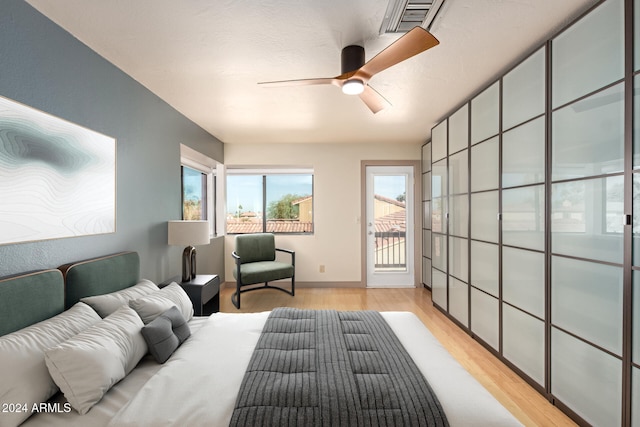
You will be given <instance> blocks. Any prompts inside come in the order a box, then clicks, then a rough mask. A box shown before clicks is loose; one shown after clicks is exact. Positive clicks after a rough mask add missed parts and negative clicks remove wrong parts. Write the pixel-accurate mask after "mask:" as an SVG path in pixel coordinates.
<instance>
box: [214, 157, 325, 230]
mask: <svg viewBox="0 0 640 427" xmlns="http://www.w3.org/2000/svg"><path fill="white" fill-rule="evenodd" d="M226 225H227V233H229V234H245V233H263V232H269V233H312V232H313V172H312V171H310V170H277V171H247V170H243V169H228V170H227V218H226Z"/></svg>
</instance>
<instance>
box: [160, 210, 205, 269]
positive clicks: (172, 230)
mask: <svg viewBox="0 0 640 427" xmlns="http://www.w3.org/2000/svg"><path fill="white" fill-rule="evenodd" d="M167 224H168V235H169V239H168V243H169V244H170V245H176V246H186V248H184V252H182V281H183V282H188V281H190V280H193V279H195V277H196V248H194V247H193V245H208V244H209V222H208V221H169V222H168V223H167Z"/></svg>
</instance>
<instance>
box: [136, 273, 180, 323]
mask: <svg viewBox="0 0 640 427" xmlns="http://www.w3.org/2000/svg"><path fill="white" fill-rule="evenodd" d="M129 306H130V307H131V308H133V309H134V310H135V311H136V312H137V313H138V315H139V316H140V318H141V319H142V321H143V322H144V324H145V325H146V324H147V323H149V322H151V321H152V320H153V319H155V318H156V317H158V316H160V315H161V314H162V313H164V312H165V311H167V310H169V309H170V308H171V307H173V306H176V307H178V310H180V313H182V316H183V317H184V318H185V319H186V320H187V322H188V321H189V320H191V319H192V318H193V304H192V303H191V300H190V299H189V296H188V295H187V293H186V292H185V291H184V289H182V287H181V286H180V285H178V284H177V283H176V282H172V283H171V284H169V285H168V286H166V287H164V288H162V289H160V290H159V291H158V292H154V293H152V294H149V295H145V296H143V297H140V298H137V299H132V300H130V301H129Z"/></svg>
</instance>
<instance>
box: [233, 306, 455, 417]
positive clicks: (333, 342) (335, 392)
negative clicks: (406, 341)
mask: <svg viewBox="0 0 640 427" xmlns="http://www.w3.org/2000/svg"><path fill="white" fill-rule="evenodd" d="M425 357H427V355H425ZM231 425H232V426H256V425H263V426H331V427H337V426H447V425H448V424H447V419H446V417H445V414H444V411H443V410H442V407H441V406H440V403H439V402H438V399H437V398H436V396H435V395H434V393H433V391H432V390H431V387H430V386H429V384H428V383H427V381H426V380H425V378H424V377H423V376H422V374H421V372H420V371H419V370H418V367H417V366H416V365H415V363H414V362H413V360H412V359H411V357H410V356H409V354H408V353H407V352H406V350H405V349H404V347H403V346H402V344H401V343H400V341H399V340H398V338H397V337H396V336H395V334H394V333H393V331H392V330H391V328H389V326H388V325H387V323H386V322H385V320H384V319H383V318H382V316H380V314H379V313H378V312H374V311H355V312H338V311H333V310H298V309H293V308H279V309H276V310H274V311H273V312H272V313H271V315H270V317H269V319H268V320H267V323H266V324H265V327H264V329H263V331H262V335H261V337H260V339H259V340H258V344H257V346H256V349H255V351H254V353H253V356H252V358H251V361H250V362H249V367H248V369H247V372H246V373H245V376H244V379H243V380H242V385H241V387H240V392H239V394H238V398H237V400H236V408H235V410H234V412H233V417H232V419H231Z"/></svg>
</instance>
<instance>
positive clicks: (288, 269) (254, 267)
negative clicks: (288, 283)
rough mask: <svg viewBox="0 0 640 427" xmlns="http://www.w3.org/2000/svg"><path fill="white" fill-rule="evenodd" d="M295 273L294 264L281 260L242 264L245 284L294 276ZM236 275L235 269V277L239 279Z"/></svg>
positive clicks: (241, 269) (241, 271)
mask: <svg viewBox="0 0 640 427" xmlns="http://www.w3.org/2000/svg"><path fill="white" fill-rule="evenodd" d="M293 273H294V267H293V265H291V264H288V263H286V262H280V261H257V262H251V263H246V264H242V265H241V266H240V274H241V275H242V284H243V285H252V284H254V283H264V282H271V281H274V280H280V279H287V278H290V277H291V276H293ZM236 276H237V272H236V270H233V277H234V278H235V279H236V280H237V279H238V278H237V277H236Z"/></svg>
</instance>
